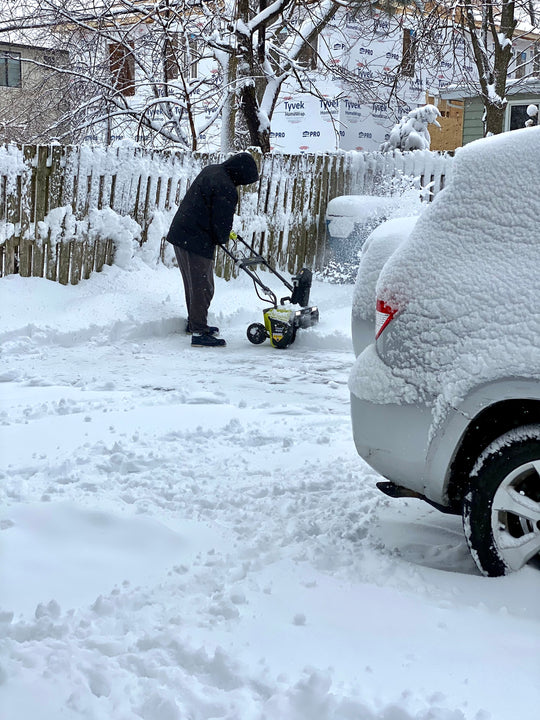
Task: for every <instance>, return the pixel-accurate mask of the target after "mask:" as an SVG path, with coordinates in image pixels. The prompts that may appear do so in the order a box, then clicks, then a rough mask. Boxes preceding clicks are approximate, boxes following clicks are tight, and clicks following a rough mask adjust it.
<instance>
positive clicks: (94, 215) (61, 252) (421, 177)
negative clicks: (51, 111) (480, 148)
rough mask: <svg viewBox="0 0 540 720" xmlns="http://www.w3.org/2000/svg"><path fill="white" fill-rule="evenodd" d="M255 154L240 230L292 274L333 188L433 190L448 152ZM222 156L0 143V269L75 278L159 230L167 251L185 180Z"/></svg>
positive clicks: (322, 241) (314, 241) (318, 248)
mask: <svg viewBox="0 0 540 720" xmlns="http://www.w3.org/2000/svg"><path fill="white" fill-rule="evenodd" d="M253 156H254V158H255V160H256V162H257V165H258V167H259V170H260V177H261V179H260V182H259V183H258V185H257V186H251V187H248V188H242V189H241V193H240V202H239V207H238V215H239V217H240V218H241V225H242V227H241V228H239V229H240V230H241V232H242V234H243V236H244V237H245V238H246V239H247V240H248V241H250V242H251V243H252V244H254V246H255V247H256V248H257V250H258V251H259V252H261V253H262V254H264V255H265V256H266V257H267V258H268V259H269V261H270V262H271V263H272V264H273V265H275V266H276V267H279V268H282V269H287V270H288V271H289V272H294V271H295V270H296V268H297V267H299V266H300V265H304V264H305V265H308V266H310V267H312V268H320V267H321V266H322V265H323V264H324V259H325V254H326V252H327V251H326V225H325V210H326V205H327V203H328V201H329V200H330V199H331V198H333V197H337V196H339V195H346V194H376V193H377V191H378V188H379V187H380V185H381V183H382V182H383V180H388V178H392V177H394V178H395V177H402V176H406V177H414V178H416V179H417V183H418V184H419V185H421V186H425V185H428V184H430V185H431V192H432V194H436V193H437V192H438V191H439V190H440V189H441V188H442V187H443V186H444V183H445V178H446V176H447V175H448V173H449V171H450V169H451V161H452V158H451V157H450V156H448V155H446V154H440V153H430V152H429V151H416V152H414V153H399V152H395V153H386V154H382V153H358V152H341V153H327V154H315V155H307V154H306V155H282V154H269V155H266V156H263V155H261V154H260V153H258V152H256V151H254V152H253ZM223 159H224V156H222V155H220V154H218V153H214V154H208V153H206V154H205V153H187V152H165V151H148V150H143V149H141V148H135V147H120V148H111V147H108V148H104V147H102V148H91V147H87V146H81V147H75V146H67V147H66V146H59V145H52V146H35V145H25V146H16V145H8V146H0V277H2V276H6V275H9V274H14V273H19V274H20V275H22V276H25V277H29V276H37V277H45V278H48V279H50V280H55V281H58V282H60V283H63V284H68V283H71V284H76V283H78V282H79V280H80V279H81V278H88V277H89V276H90V274H91V273H92V272H94V271H98V272H99V271H100V270H101V269H102V268H103V266H104V265H105V264H112V263H113V262H114V261H115V253H117V252H118V245H119V243H120V242H125V240H124V239H122V236H125V235H131V237H128V240H129V241H130V242H131V240H133V239H136V240H138V242H139V244H140V245H141V246H143V245H144V244H145V243H147V242H148V241H149V239H151V240H152V241H153V242H154V243H155V242H156V233H157V239H158V240H159V242H160V243H161V256H162V257H163V249H164V236H165V235H166V231H167V228H168V225H169V224H170V220H171V219H172V216H173V214H174V211H175V209H176V207H177V206H178V203H179V202H180V200H181V198H182V197H183V195H184V193H185V192H186V189H187V188H188V186H189V183H190V182H191V180H192V179H193V178H194V177H195V176H196V175H197V173H198V172H200V170H201V169H202V168H203V167H204V166H205V165H207V164H209V163H212V162H220V161H222V160H223ZM254 188H256V192H254V191H253V190H254ZM122 223H123V224H122ZM218 258H219V260H218V264H217V267H216V270H217V272H218V274H220V275H222V276H224V277H229V276H230V275H232V274H234V273H235V268H234V267H233V266H232V264H231V262H230V261H229V260H228V259H227V258H225V257H224V255H223V254H220V255H219V256H218Z"/></svg>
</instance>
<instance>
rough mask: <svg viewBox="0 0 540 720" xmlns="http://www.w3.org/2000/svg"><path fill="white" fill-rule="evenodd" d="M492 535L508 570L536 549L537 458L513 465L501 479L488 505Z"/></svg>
mask: <svg viewBox="0 0 540 720" xmlns="http://www.w3.org/2000/svg"><path fill="white" fill-rule="evenodd" d="M491 527H492V531H493V539H494V542H495V545H496V548H497V551H498V553H499V555H500V557H501V558H502V559H503V561H504V563H505V564H506V565H507V567H508V568H509V569H510V570H514V571H515V570H519V569H520V568H522V567H523V566H524V565H525V564H526V563H527V562H528V561H529V560H530V559H531V558H532V557H534V555H536V554H538V553H540V459H539V460H533V461H531V462H527V463H524V464H523V465H520V466H519V467H517V468H515V469H514V470H513V471H512V472H511V473H509V474H508V475H507V476H506V477H505V478H504V480H503V482H502V483H501V484H500V485H499V487H498V488H497V491H496V493H495V495H494V497H493V504H492V508H491Z"/></svg>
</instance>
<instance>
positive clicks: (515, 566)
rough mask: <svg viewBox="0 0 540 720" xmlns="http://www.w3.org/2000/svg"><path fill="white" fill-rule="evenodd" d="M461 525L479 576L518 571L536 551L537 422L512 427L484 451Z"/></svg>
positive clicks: (539, 515) (539, 530) (539, 501)
mask: <svg viewBox="0 0 540 720" xmlns="http://www.w3.org/2000/svg"><path fill="white" fill-rule="evenodd" d="M463 527H464V530H465V536H466V538H467V543H468V545H469V548H470V550H471V553H472V556H473V558H474V560H475V562H476V564H477V566H478V568H479V569H480V571H481V572H482V573H483V574H484V575H487V576H490V577H497V576H499V575H506V574H508V573H510V572H513V571H516V570H519V569H520V568H521V567H523V566H524V565H525V564H526V563H527V562H528V561H529V560H530V559H531V558H533V557H535V556H537V555H538V553H540V426H538V425H529V426H526V427H522V428H517V429H516V430H512V431H510V432H508V433H505V434H504V435H502V436H501V437H499V438H498V439H497V440H495V441H494V442H492V443H491V444H490V445H489V447H487V448H486V450H484V452H483V453H482V455H481V456H480V458H479V460H478V462H477V463H476V466H475V468H474V470H473V472H472V473H471V476H470V485H469V490H468V492H467V494H466V496H465V498H464V502H463Z"/></svg>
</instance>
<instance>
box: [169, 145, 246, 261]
mask: <svg viewBox="0 0 540 720" xmlns="http://www.w3.org/2000/svg"><path fill="white" fill-rule="evenodd" d="M258 179H259V173H258V171H257V165H256V163H255V160H254V159H253V158H252V157H251V155H250V154H249V153H239V154H238V155H234V156H233V157H230V158H229V159H228V160H225V162H222V163H220V164H219V165H209V166H208V167H205V168H204V170H202V171H201V172H200V173H199V175H197V177H196V178H195V180H194V181H193V182H192V183H191V185H190V187H189V189H188V191H187V193H186V194H185V196H184V199H183V200H182V202H181V203H180V206H179V208H178V210H177V212H176V215H175V216H174V218H173V221H172V223H171V227H170V229H169V233H168V235H167V240H168V241H169V242H170V243H172V244H173V245H178V246H179V247H183V248H185V249H186V250H188V251H189V252H192V253H194V254H195V255H202V256H203V257H206V258H213V257H214V252H215V249H216V245H222V244H224V243H226V242H227V241H228V239H229V233H230V231H231V228H232V224H233V218H234V211H235V209H236V205H237V203H238V192H237V190H236V188H237V186H238V185H249V184H250V183H253V182H256V181H257V180H258Z"/></svg>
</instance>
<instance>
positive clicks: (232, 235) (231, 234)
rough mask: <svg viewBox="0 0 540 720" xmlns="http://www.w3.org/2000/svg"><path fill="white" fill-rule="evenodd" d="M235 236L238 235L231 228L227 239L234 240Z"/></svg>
mask: <svg viewBox="0 0 540 720" xmlns="http://www.w3.org/2000/svg"><path fill="white" fill-rule="evenodd" d="M237 237H238V235H237V234H236V233H235V232H234V230H231V232H230V233H229V240H236V238H237Z"/></svg>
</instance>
